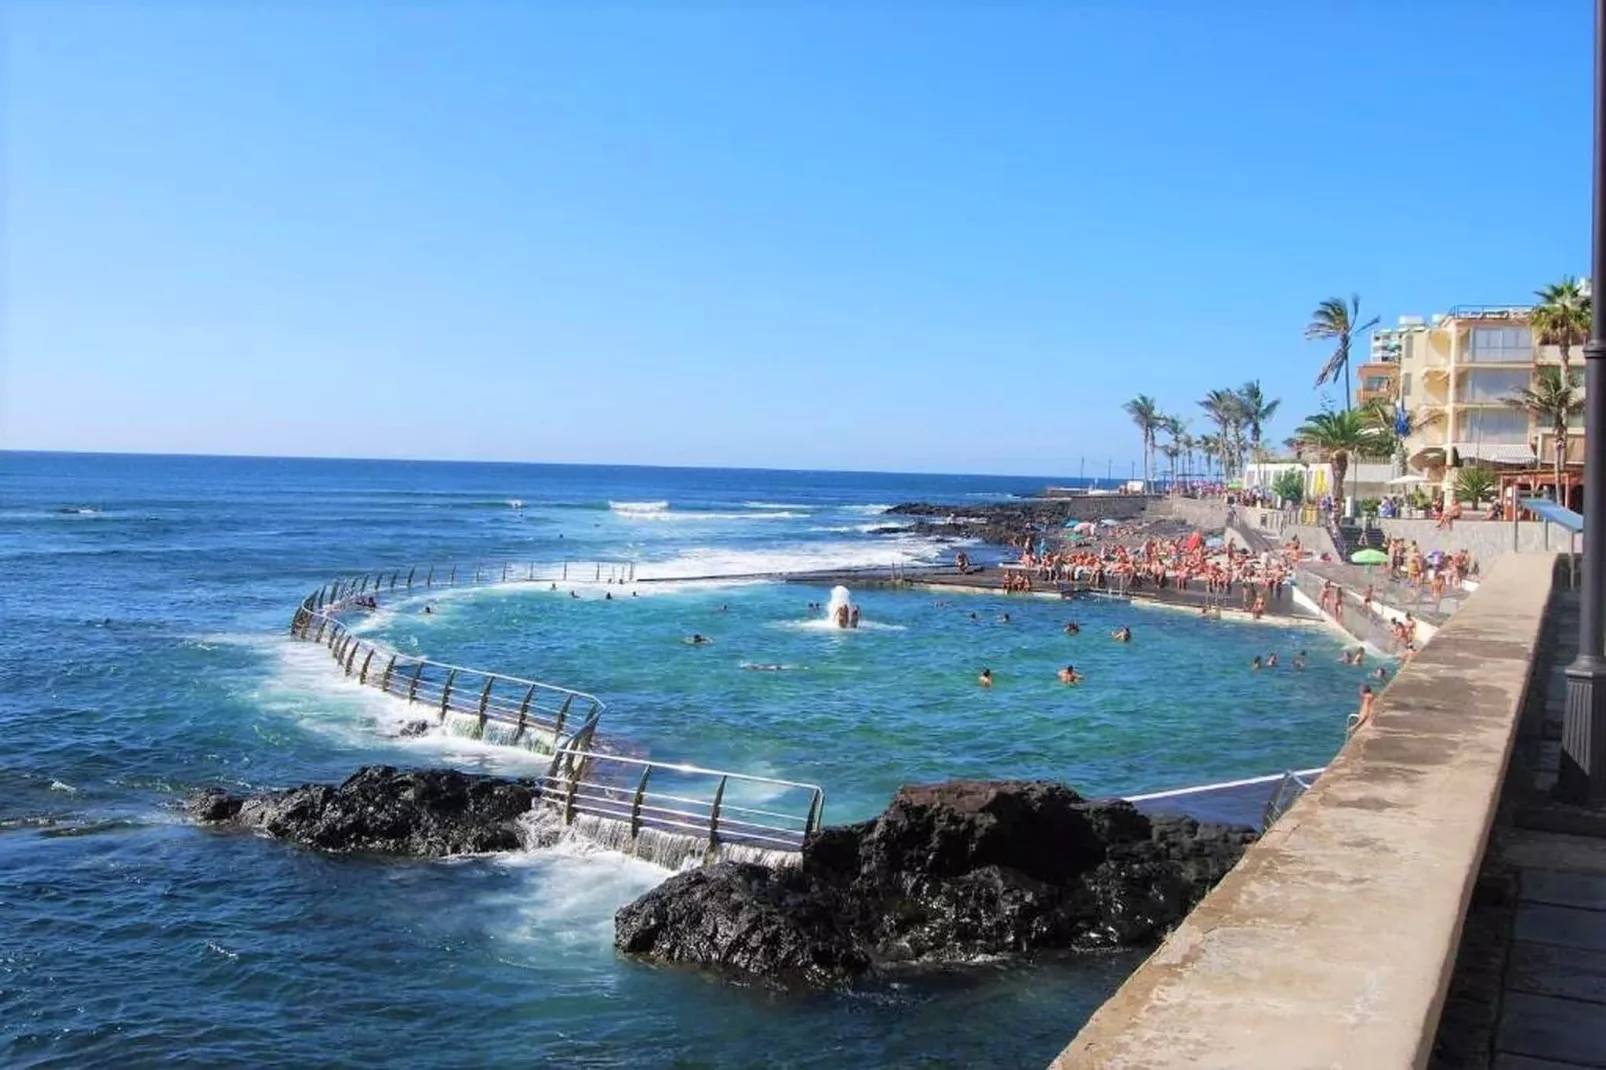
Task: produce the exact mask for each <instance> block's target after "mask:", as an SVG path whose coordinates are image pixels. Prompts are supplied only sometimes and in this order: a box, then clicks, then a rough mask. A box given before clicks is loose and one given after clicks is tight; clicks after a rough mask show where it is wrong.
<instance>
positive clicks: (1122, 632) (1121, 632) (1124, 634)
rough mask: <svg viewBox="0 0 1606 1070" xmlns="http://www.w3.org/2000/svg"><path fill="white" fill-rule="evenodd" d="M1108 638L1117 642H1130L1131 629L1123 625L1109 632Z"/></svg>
mask: <svg viewBox="0 0 1606 1070" xmlns="http://www.w3.org/2000/svg"><path fill="white" fill-rule="evenodd" d="M1110 638H1111V639H1114V640H1115V641H1116V642H1117V643H1130V642H1131V641H1132V629H1131V628H1128V627H1125V626H1124V625H1123V626H1122V627H1120V628H1117V629H1115V631H1113V632H1111V633H1110Z"/></svg>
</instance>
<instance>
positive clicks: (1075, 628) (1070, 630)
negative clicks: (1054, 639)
mask: <svg viewBox="0 0 1606 1070" xmlns="http://www.w3.org/2000/svg"><path fill="white" fill-rule="evenodd" d="M1081 632H1082V629H1081V627H1080V626H1079V625H1078V624H1077V623H1076V622H1075V621H1074V620H1073V621H1068V622H1067V623H1066V625H1065V634H1066V635H1080V634H1081Z"/></svg>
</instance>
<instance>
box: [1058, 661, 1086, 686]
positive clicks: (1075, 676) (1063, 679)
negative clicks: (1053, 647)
mask: <svg viewBox="0 0 1606 1070" xmlns="http://www.w3.org/2000/svg"><path fill="white" fill-rule="evenodd" d="M1084 679H1085V677H1084V676H1083V675H1082V674H1081V673H1079V672H1077V671H1076V666H1075V665H1067V666H1065V668H1063V669H1061V670H1060V683H1062V684H1079V683H1081V682H1082V681H1083V680H1084Z"/></svg>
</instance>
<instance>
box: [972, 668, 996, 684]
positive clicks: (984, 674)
mask: <svg viewBox="0 0 1606 1070" xmlns="http://www.w3.org/2000/svg"><path fill="white" fill-rule="evenodd" d="M976 682H977V683H978V684H980V685H981V686H983V687H992V686H993V670H991V669H983V670H982V671H981V675H980V676H978V677H976Z"/></svg>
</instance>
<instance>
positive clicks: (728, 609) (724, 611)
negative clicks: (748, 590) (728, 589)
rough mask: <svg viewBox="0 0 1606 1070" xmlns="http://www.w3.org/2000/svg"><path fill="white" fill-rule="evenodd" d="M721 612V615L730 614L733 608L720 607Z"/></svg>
mask: <svg viewBox="0 0 1606 1070" xmlns="http://www.w3.org/2000/svg"><path fill="white" fill-rule="evenodd" d="M719 611H720V612H721V613H729V612H730V611H731V607H730V606H720V607H719Z"/></svg>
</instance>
